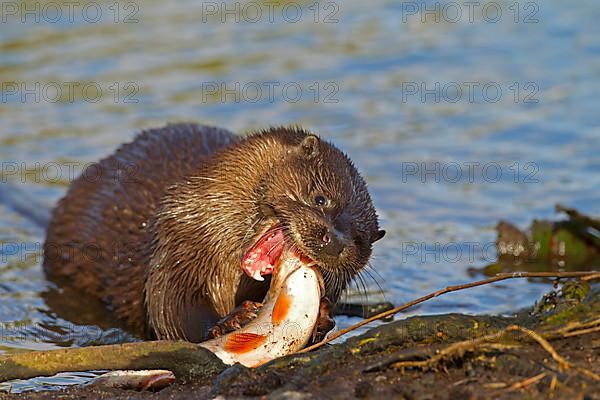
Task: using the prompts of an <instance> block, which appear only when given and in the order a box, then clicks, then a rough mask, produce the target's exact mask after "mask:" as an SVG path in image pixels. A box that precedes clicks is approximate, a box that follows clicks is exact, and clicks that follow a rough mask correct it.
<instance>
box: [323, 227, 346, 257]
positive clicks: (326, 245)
mask: <svg viewBox="0 0 600 400" xmlns="http://www.w3.org/2000/svg"><path fill="white" fill-rule="evenodd" d="M322 240H323V245H322V248H323V252H324V253H325V254H327V255H329V256H333V257H337V256H339V255H340V253H341V252H342V251H343V250H344V244H343V243H342V241H341V240H340V234H338V233H337V232H336V231H335V229H327V230H326V231H325V233H324V234H323V239H322Z"/></svg>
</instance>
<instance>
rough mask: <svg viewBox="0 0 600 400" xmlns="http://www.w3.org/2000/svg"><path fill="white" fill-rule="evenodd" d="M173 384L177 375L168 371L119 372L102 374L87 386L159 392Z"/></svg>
mask: <svg viewBox="0 0 600 400" xmlns="http://www.w3.org/2000/svg"><path fill="white" fill-rule="evenodd" d="M173 382H175V374H173V372H171V371H168V370H163V369H155V370H119V371H111V372H107V373H105V374H102V375H100V376H98V377H96V378H94V379H92V380H91V381H90V382H88V383H87V385H89V386H101V387H111V388H117V389H126V390H138V391H142V390H151V391H158V390H161V389H163V388H165V387H167V386H169V385H170V384H171V383H173Z"/></svg>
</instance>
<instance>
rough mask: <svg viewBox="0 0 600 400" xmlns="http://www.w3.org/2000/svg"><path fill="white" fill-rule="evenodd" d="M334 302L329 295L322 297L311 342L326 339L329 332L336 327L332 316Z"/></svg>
mask: <svg viewBox="0 0 600 400" xmlns="http://www.w3.org/2000/svg"><path fill="white" fill-rule="evenodd" d="M332 313H333V304H332V303H331V301H329V299H328V298H327V297H322V298H321V304H320V305H319V317H318V318H317V323H316V325H315V330H314V331H313V336H312V340H311V343H318V342H320V341H321V340H323V339H325V336H326V335H327V333H328V332H329V331H330V330H332V329H333V328H334V327H335V320H334V319H333V318H332Z"/></svg>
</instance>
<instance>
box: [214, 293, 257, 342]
mask: <svg viewBox="0 0 600 400" xmlns="http://www.w3.org/2000/svg"><path fill="white" fill-rule="evenodd" d="M261 308H262V303H258V302H256V301H251V300H246V301H244V302H243V303H242V304H240V305H239V306H237V307H236V308H234V309H233V311H231V313H229V315H226V316H225V317H223V318H222V319H221V320H219V321H218V322H217V323H216V325H215V326H213V327H212V328H211V329H210V330H209V331H208V337H209V338H218V337H220V336H223V335H225V334H227V333H229V332H233V331H235V330H238V329H240V328H241V327H242V326H244V325H246V324H247V323H248V322H250V321H252V320H253V319H254V318H256V317H257V315H258V312H259V311H260V309H261Z"/></svg>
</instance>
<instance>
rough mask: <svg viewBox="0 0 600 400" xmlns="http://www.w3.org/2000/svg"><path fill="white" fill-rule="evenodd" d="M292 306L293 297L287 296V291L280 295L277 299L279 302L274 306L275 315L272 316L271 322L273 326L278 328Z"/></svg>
mask: <svg viewBox="0 0 600 400" xmlns="http://www.w3.org/2000/svg"><path fill="white" fill-rule="evenodd" d="M291 306H292V297H291V296H290V295H289V294H287V293H286V292H285V291H283V292H281V293H280V294H279V297H277V301H276V302H275V305H274V306H273V313H272V315H271V322H273V325H275V326H277V325H279V324H280V323H281V321H283V320H284V318H285V317H286V316H287V314H288V312H289V311H290V307H291Z"/></svg>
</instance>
